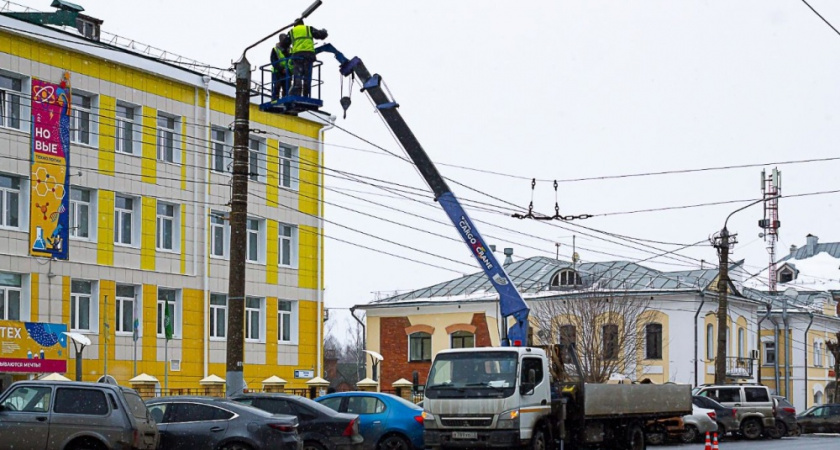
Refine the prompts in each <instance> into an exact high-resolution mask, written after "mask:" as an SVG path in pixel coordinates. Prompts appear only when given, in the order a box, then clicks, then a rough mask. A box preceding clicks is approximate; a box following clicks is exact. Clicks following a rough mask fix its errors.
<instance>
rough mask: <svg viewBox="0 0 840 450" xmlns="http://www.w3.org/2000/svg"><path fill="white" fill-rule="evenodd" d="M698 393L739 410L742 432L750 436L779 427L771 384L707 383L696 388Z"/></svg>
mask: <svg viewBox="0 0 840 450" xmlns="http://www.w3.org/2000/svg"><path fill="white" fill-rule="evenodd" d="M692 393H693V394H694V395H699V396H702V397H709V398H712V399H714V400H717V402H718V403H720V404H721V405H723V406H728V407H730V408H733V409H734V410H735V417H736V418H737V419H738V423H740V424H741V429H740V432H741V435H743V436H744V437H745V438H747V439H758V438H760V437H761V436H762V435H763V434H764V430H771V429H773V428H774V427H775V426H776V419H775V418H774V416H775V409H776V404H775V403H774V402H773V398H772V397H771V396H770V389H768V388H767V386H760V385H756V384H722V385H712V386H709V385H705V386H699V387H696V388H694V390H693V391H692Z"/></svg>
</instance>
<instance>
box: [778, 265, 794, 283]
mask: <svg viewBox="0 0 840 450" xmlns="http://www.w3.org/2000/svg"><path fill="white" fill-rule="evenodd" d="M794 277H795V274H794V272H793V269H791V268H790V267H787V266H785V267H782V268H781V269H780V270H779V283H790V282H791V281H793V279H794Z"/></svg>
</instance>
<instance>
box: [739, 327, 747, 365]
mask: <svg viewBox="0 0 840 450" xmlns="http://www.w3.org/2000/svg"><path fill="white" fill-rule="evenodd" d="M746 351H747V333H746V331H745V330H744V329H743V328H741V327H738V357H739V358H743V357H744V354H745V353H744V352H746Z"/></svg>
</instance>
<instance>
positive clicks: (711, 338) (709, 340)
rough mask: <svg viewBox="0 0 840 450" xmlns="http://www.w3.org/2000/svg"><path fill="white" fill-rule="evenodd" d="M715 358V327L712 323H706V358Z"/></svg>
mask: <svg viewBox="0 0 840 450" xmlns="http://www.w3.org/2000/svg"><path fill="white" fill-rule="evenodd" d="M714 359H715V327H714V325H712V324H708V325H706V360H708V361H712V360H714Z"/></svg>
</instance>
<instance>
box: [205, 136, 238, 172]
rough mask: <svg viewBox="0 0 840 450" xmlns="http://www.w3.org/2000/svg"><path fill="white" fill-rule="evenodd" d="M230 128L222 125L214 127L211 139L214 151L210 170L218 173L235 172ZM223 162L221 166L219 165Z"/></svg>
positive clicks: (211, 156)
mask: <svg viewBox="0 0 840 450" xmlns="http://www.w3.org/2000/svg"><path fill="white" fill-rule="evenodd" d="M230 136H231V133H230V130H228V129H226V128H221V127H212V128H211V131H210V141H211V147H212V153H211V155H210V158H212V162H211V164H210V170H212V171H213V172H216V173H226V174H230V173H232V172H233V149H232V148H231V146H230V144H231V137H230ZM219 164H221V167H220V166H219Z"/></svg>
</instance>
